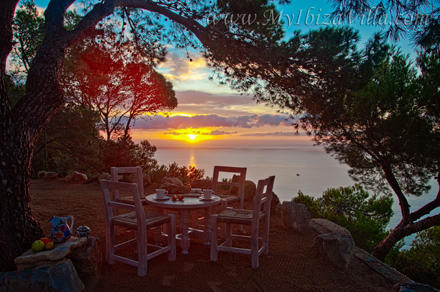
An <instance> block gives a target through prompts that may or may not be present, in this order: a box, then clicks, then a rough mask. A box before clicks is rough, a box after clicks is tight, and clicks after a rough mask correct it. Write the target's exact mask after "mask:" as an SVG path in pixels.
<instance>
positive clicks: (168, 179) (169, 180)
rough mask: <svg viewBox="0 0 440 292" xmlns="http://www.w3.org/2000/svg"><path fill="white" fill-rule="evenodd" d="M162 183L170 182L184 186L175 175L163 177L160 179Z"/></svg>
mask: <svg viewBox="0 0 440 292" xmlns="http://www.w3.org/2000/svg"><path fill="white" fill-rule="evenodd" d="M162 183H170V184H173V185H176V186H178V187H183V186H184V185H183V182H182V181H181V180H180V179H178V178H177V177H165V178H164V179H163V180H162Z"/></svg>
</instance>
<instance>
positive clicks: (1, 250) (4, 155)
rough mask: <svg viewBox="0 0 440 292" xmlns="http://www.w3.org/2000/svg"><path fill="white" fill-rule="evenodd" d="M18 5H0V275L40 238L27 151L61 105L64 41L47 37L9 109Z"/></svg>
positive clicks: (40, 230)
mask: <svg viewBox="0 0 440 292" xmlns="http://www.w3.org/2000/svg"><path fill="white" fill-rule="evenodd" d="M14 2H15V3H14ZM17 2H18V1H1V2H0V11H1V13H2V14H3V15H2V17H0V26H1V30H0V31H1V33H0V40H1V42H0V60H1V61H2V64H1V65H2V67H1V70H0V71H1V73H0V74H1V89H0V92H1V96H0V109H1V112H0V161H1V162H0V271H10V270H14V269H15V264H14V258H15V257H17V256H19V255H21V254H22V253H23V252H24V251H25V250H27V249H28V248H29V247H30V245H31V243H32V241H34V240H36V239H38V238H39V237H40V236H41V234H42V229H41V227H40V225H39V224H38V222H37V221H36V220H35V219H34V218H33V217H32V212H31V209H30V207H29V202H30V196H29V184H30V170H31V158H32V151H33V149H34V146H35V143H36V141H37V139H38V136H39V134H40V132H41V130H42V129H43V128H44V126H45V125H46V124H47V122H48V121H49V119H50V117H51V116H52V115H53V114H54V113H55V111H56V110H57V109H58V108H59V107H60V106H61V104H62V101H63V92H62V90H61V89H60V87H59V85H58V81H57V76H58V72H59V68H60V66H61V64H62V61H63V57H64V49H65V47H66V41H65V40H64V39H63V37H56V36H54V35H50V36H49V37H48V39H47V40H46V41H45V42H44V44H43V46H42V48H41V50H40V53H39V54H38V55H37V56H36V57H35V59H34V62H33V64H32V68H31V70H30V72H29V75H28V80H27V83H26V95H25V96H24V97H22V98H21V99H20V101H19V102H18V103H17V104H16V105H15V106H14V107H13V108H11V105H10V101H9V98H8V96H7V88H6V82H5V78H6V58H7V56H8V54H9V52H10V50H11V48H12V18H13V15H14V10H15V5H16V4H17ZM5 13H8V15H5ZM4 28H5V29H4Z"/></svg>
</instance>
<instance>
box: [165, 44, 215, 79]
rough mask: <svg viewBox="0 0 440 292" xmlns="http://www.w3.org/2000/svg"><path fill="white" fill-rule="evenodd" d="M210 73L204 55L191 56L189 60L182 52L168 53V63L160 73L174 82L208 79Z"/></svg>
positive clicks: (166, 62)
mask: <svg viewBox="0 0 440 292" xmlns="http://www.w3.org/2000/svg"><path fill="white" fill-rule="evenodd" d="M190 59H191V60H192V61H190ZM210 71H211V70H208V66H207V65H206V62H205V59H204V58H203V56H202V55H200V54H197V55H194V54H191V58H187V56H186V55H185V54H184V52H181V51H179V52H168V54H167V59H166V61H165V62H164V63H162V64H161V65H160V66H159V72H160V73H162V74H163V75H165V76H166V77H167V78H168V79H170V80H172V81H189V80H203V79H208V75H209V72H210Z"/></svg>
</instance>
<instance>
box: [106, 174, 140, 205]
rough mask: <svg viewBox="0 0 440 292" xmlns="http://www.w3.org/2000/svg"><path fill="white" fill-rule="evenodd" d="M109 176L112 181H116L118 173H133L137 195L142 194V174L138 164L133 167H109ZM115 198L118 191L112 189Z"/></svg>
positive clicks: (117, 196) (117, 195)
mask: <svg viewBox="0 0 440 292" xmlns="http://www.w3.org/2000/svg"><path fill="white" fill-rule="evenodd" d="M110 171H111V176H112V181H118V176H119V175H120V174H135V175H136V183H137V185H138V191H139V195H140V196H143V195H144V178H143V175H142V168H141V167H140V166H135V167H111V168H110ZM114 196H115V199H117V198H119V191H118V190H115V191H114Z"/></svg>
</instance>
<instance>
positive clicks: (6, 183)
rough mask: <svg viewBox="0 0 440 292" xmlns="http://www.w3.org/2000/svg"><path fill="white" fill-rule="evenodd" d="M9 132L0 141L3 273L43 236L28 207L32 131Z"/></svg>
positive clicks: (15, 129) (16, 129) (0, 265)
mask: <svg viewBox="0 0 440 292" xmlns="http://www.w3.org/2000/svg"><path fill="white" fill-rule="evenodd" d="M8 129H9V130H8V131H7V132H3V133H2V134H1V135H2V136H1V140H0V141H1V142H2V147H0V159H1V164H0V177H1V183H0V248H1V251H0V271H3V272H4V271H11V270H14V269H15V267H16V266H15V263H14V258H15V257H17V256H19V255H21V254H22V253H23V252H25V251H26V250H27V249H28V248H30V245H31V243H32V241H34V240H36V239H38V238H40V237H41V235H42V229H41V227H40V225H39V223H38V222H37V221H36V220H35V219H34V218H33V217H32V213H31V209H30V207H29V202H30V197H29V182H30V180H29V178H30V177H29V174H30V158H31V152H32V149H33V147H30V145H32V144H33V142H32V141H30V139H32V138H31V136H32V135H31V134H30V132H31V131H30V130H29V129H28V130H25V129H22V128H21V127H19V126H16V125H9V127H8ZM32 146H33V145H32Z"/></svg>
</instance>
